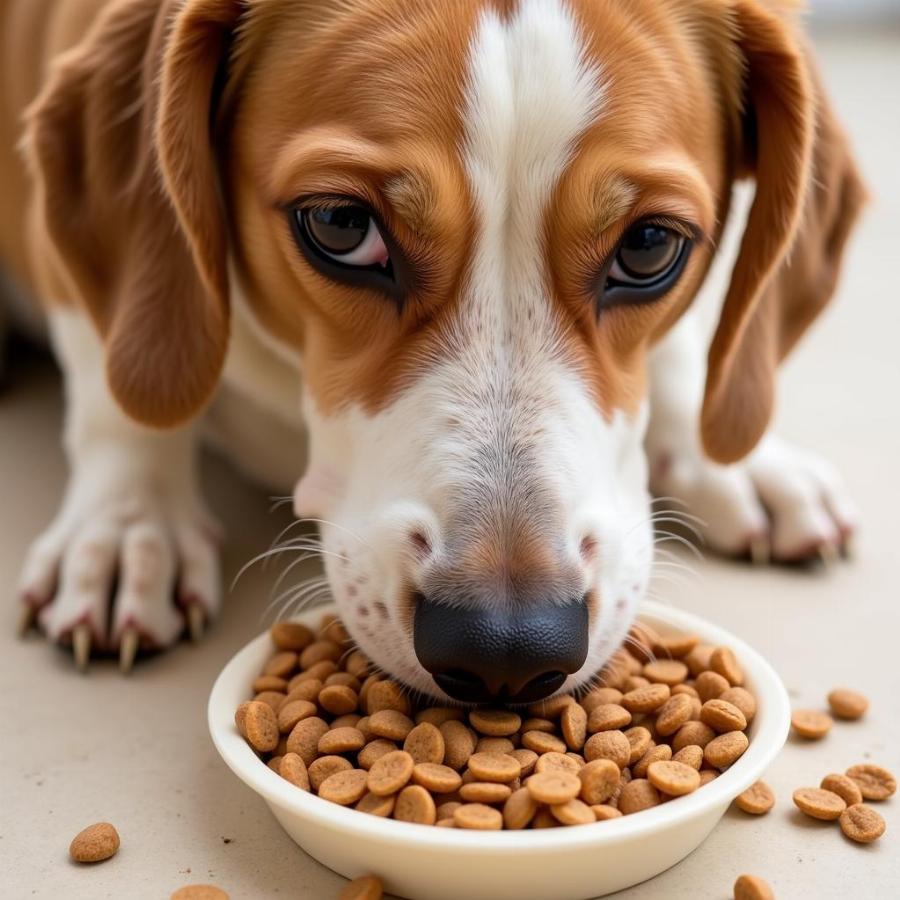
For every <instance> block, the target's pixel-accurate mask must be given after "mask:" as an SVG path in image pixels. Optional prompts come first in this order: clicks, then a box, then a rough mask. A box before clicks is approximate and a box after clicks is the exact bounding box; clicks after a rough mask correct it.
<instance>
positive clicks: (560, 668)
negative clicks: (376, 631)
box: [414, 597, 588, 703]
mask: <svg viewBox="0 0 900 900" xmlns="http://www.w3.org/2000/svg"><path fill="white" fill-rule="evenodd" d="M414 643H415V650H416V656H418V658H419V662H420V663H421V664H422V665H423V666H424V667H425V669H427V670H428V671H429V672H430V673H431V675H432V677H433V678H434V680H435V682H436V684H437V685H438V687H440V688H441V689H442V690H444V691H445V692H446V693H447V694H449V695H450V696H451V697H453V698H454V699H455V700H461V701H464V702H467V703H486V702H488V701H491V700H501V701H504V702H507V703H532V702H534V701H535V700H541V699H543V698H544V697H549V696H550V695H551V694H552V693H553V692H554V691H557V690H559V688H560V686H561V685H562V683H563V682H564V681H565V680H566V676H567V675H569V674H571V673H572V672H577V671H578V670H579V669H580V668H581V666H582V665H584V661H585V659H586V658H587V651H588V608H587V603H585V601H584V600H576V601H573V602H571V603H566V604H564V605H555V604H549V603H548V604H544V605H541V606H538V607H534V608H529V609H522V610H508V611H489V610H486V609H459V608H454V607H453V606H450V605H447V604H444V603H434V602H431V601H429V600H427V599H426V598H424V597H422V598H420V600H419V603H418V606H417V608H416V613H415V624H414Z"/></svg>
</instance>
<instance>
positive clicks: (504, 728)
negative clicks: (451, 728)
mask: <svg viewBox="0 0 900 900" xmlns="http://www.w3.org/2000/svg"><path fill="white" fill-rule="evenodd" d="M469 724H470V725H471V726H472V727H473V728H474V729H475V730H476V731H477V732H478V733H479V734H486V735H488V736H489V737H508V736H509V735H511V734H515V733H516V732H517V731H518V730H519V726H520V725H521V724H522V717H521V716H520V715H518V714H517V713H514V712H512V711H511V710H505V709H481V710H478V709H477V710H473V711H472V712H471V713H469Z"/></svg>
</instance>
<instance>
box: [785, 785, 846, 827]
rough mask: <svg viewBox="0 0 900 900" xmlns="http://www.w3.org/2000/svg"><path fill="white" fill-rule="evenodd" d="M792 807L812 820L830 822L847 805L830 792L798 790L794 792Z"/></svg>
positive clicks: (815, 789)
mask: <svg viewBox="0 0 900 900" xmlns="http://www.w3.org/2000/svg"><path fill="white" fill-rule="evenodd" d="M794 805H795V806H796V807H797V809H799V810H800V811H801V812H804V813H806V815H808V816H811V817H812V818H813V819H822V820H823V821H825V822H831V821H833V820H834V819H837V818H838V817H839V816H840V814H841V813H842V812H843V811H844V810H845V809H846V808H847V804H846V803H845V802H844V801H843V800H842V799H841V798H840V797H839V796H838V795H837V794H835V793H833V792H832V791H826V790H823V789H822V788H798V789H797V790H796V791H794Z"/></svg>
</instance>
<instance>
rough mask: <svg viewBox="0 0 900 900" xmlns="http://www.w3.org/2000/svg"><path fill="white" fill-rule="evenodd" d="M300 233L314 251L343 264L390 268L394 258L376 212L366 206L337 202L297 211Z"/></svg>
mask: <svg viewBox="0 0 900 900" xmlns="http://www.w3.org/2000/svg"><path fill="white" fill-rule="evenodd" d="M294 215H295V216H296V217H297V220H298V221H297V224H298V226H299V237H300V238H301V240H302V242H303V243H304V244H305V245H306V246H307V247H308V248H309V249H311V250H313V252H315V253H318V254H320V255H321V256H324V257H326V258H327V259H329V260H332V261H334V262H336V263H340V264H341V265H342V266H347V267H351V268H368V267H376V268H380V269H381V270H382V271H385V270H387V268H388V266H389V265H390V262H391V254H390V253H389V252H388V248H387V245H386V244H385V242H384V238H383V237H382V236H381V231H380V230H379V228H378V224H377V223H376V221H375V217H374V216H373V215H372V212H371V211H370V210H368V209H366V207H364V206H359V205H353V204H335V205H334V206H316V207H313V208H311V209H304V208H301V209H297V210H295V211H294Z"/></svg>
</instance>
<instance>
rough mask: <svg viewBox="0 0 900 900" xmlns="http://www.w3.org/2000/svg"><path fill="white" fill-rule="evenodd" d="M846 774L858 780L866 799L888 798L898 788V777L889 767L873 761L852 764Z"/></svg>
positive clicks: (857, 783)
mask: <svg viewBox="0 0 900 900" xmlns="http://www.w3.org/2000/svg"><path fill="white" fill-rule="evenodd" d="M846 775H847V777H848V778H851V779H852V780H853V781H855V782H856V785H857V787H858V788H859V791H860V793H861V794H862V795H863V797H864V798H865V799H866V800H887V798H888V797H890V796H892V795H893V793H894V792H895V791H896V790H897V779H896V778H894V776H893V775H891V773H890V772H888V770H887V769H883V768H882V767H881V766H875V765H872V764H871V763H863V764H862V765H858V766H850V768H849V769H847V772H846Z"/></svg>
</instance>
